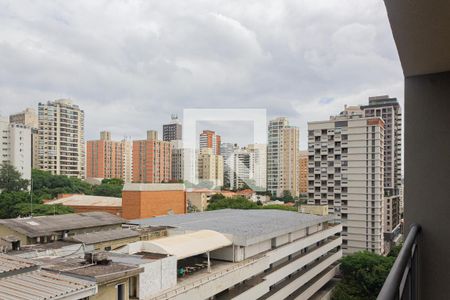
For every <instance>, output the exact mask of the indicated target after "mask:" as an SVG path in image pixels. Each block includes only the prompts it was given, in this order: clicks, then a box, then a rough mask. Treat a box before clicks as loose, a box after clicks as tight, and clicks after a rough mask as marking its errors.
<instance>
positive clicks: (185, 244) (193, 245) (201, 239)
mask: <svg viewBox="0 0 450 300" xmlns="http://www.w3.org/2000/svg"><path fill="white" fill-rule="evenodd" d="M141 243H142V245H141V251H142V252H151V253H159V254H167V255H173V256H176V257H177V259H183V258H186V257H191V256H195V255H199V254H202V253H206V252H208V251H213V250H216V249H220V248H223V247H226V246H229V245H231V244H232V242H231V240H230V239H229V238H227V237H226V236H225V235H224V234H222V233H219V232H217V231H213V230H199V231H196V232H192V233H186V234H180V235H174V236H170V237H166V238H161V239H156V240H151V241H143V242H141Z"/></svg>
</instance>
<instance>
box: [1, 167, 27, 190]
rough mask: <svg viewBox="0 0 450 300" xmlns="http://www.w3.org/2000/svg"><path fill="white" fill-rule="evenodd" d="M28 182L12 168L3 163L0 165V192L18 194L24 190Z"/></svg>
mask: <svg viewBox="0 0 450 300" xmlns="http://www.w3.org/2000/svg"><path fill="white" fill-rule="evenodd" d="M27 187H28V180H26V179H23V178H22V176H21V174H20V173H19V172H18V171H17V170H16V168H14V166H12V165H10V164H8V163H6V162H3V163H2V164H1V165H0V190H1V191H2V192H18V191H22V190H26V189H27Z"/></svg>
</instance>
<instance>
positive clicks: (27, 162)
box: [0, 117, 32, 179]
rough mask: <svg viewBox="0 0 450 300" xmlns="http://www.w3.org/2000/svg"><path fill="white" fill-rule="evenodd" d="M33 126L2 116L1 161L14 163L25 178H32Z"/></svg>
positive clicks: (0, 126)
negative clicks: (13, 121) (11, 121)
mask: <svg viewBox="0 0 450 300" xmlns="http://www.w3.org/2000/svg"><path fill="white" fill-rule="evenodd" d="M31 145H32V142H31V128H30V127H28V126H26V125H23V124H18V123H9V122H8V119H7V118H1V117H0V163H8V164H10V165H12V166H13V167H14V168H16V170H17V171H18V172H20V174H21V175H22V178H24V179H31Z"/></svg>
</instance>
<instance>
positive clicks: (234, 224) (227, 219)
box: [129, 209, 332, 246]
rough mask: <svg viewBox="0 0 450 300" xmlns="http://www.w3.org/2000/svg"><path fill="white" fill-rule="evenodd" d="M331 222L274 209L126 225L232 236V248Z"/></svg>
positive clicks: (229, 211) (164, 218) (162, 218)
mask: <svg viewBox="0 0 450 300" xmlns="http://www.w3.org/2000/svg"><path fill="white" fill-rule="evenodd" d="M331 219H332V216H316V215H310V214H302V213H297V212H290V211H283V210H276V209H254V210H243V209H222V210H215V211H206V212H198V213H190V214H184V215H168V216H160V217H155V218H148V219H138V220H131V221H129V223H130V224H137V225H141V226H171V227H175V228H179V229H182V230H186V231H196V230H202V229H209V230H214V231H217V232H220V233H223V234H228V235H231V236H232V237H233V242H234V243H235V244H237V245H242V246H246V245H251V244H255V243H258V242H261V241H264V240H267V239H271V238H273V237H277V236H280V235H283V234H287V233H289V232H293V231H297V230H300V229H303V228H306V227H308V226H311V225H314V224H318V223H321V222H325V221H328V220H331Z"/></svg>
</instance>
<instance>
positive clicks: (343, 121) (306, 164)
mask: <svg viewBox="0 0 450 300" xmlns="http://www.w3.org/2000/svg"><path fill="white" fill-rule="evenodd" d="M84 124H85V113H84V111H83V110H82V109H81V108H80V107H79V106H78V105H75V104H73V103H72V101H70V100H67V99H61V100H56V101H49V102H47V103H39V104H38V110H37V113H36V111H35V110H33V109H31V108H27V109H26V110H24V111H23V112H20V113H17V114H14V115H11V116H10V118H9V120H8V119H6V118H2V119H0V131H1V135H0V139H1V143H0V158H1V160H2V162H8V163H10V164H12V165H13V166H14V167H16V169H17V170H18V171H19V172H20V173H21V174H22V176H23V177H24V178H26V179H30V178H31V169H32V168H37V169H41V170H45V171H48V172H51V173H52V174H56V175H67V176H72V177H78V178H82V179H87V180H94V179H95V180H101V179H104V178H120V179H122V180H123V181H124V182H125V183H126V184H130V183H140V184H167V183H179V184H181V183H184V184H185V185H186V188H187V190H189V192H188V193H187V194H186V195H188V196H186V195H185V196H183V197H184V198H183V199H184V200H183V201H182V202H183V204H181V205H182V206H183V205H184V206H183V207H184V208H183V207H182V208H180V207H178V206H177V205H178V204H177V205H175V204H174V203H175V202H176V201H175V202H174V203H172V204H173V208H172V209H173V211H174V213H185V212H186V211H187V208H186V207H187V206H189V205H190V204H192V203H194V202H195V203H196V205H193V206H192V207H191V208H192V209H194V211H195V210H200V211H202V210H205V209H206V207H207V204H208V201H209V199H210V197H211V195H212V192H205V193H201V192H198V193H196V192H195V191H196V190H197V191H216V192H221V193H226V192H239V191H243V190H253V191H256V192H259V194H258V193H256V192H255V193H254V194H253V195H251V196H248V197H246V198H248V199H252V200H254V202H258V203H267V202H269V201H270V200H276V199H278V200H283V199H284V200H283V201H285V200H286V199H292V200H293V201H298V200H299V199H301V200H303V201H306V204H305V205H309V206H318V207H322V208H306V207H303V208H302V209H303V211H320V212H323V211H326V213H327V214H329V215H332V216H333V217H335V218H336V219H338V220H339V222H341V223H342V226H343V234H342V235H343V244H342V248H343V250H344V253H352V252H355V251H359V250H369V251H373V252H376V253H386V252H387V251H388V250H389V249H390V247H391V246H392V245H393V244H395V243H396V241H397V239H398V236H399V233H400V223H401V212H402V201H403V199H402V178H401V161H402V160H401V143H402V142H401V134H402V115H401V108H400V106H399V103H398V101H397V99H395V98H390V97H388V96H379V97H370V98H369V102H368V104H366V105H361V106H348V107H345V109H344V110H343V111H342V112H341V113H340V114H338V115H335V116H332V117H330V119H329V120H324V121H315V122H309V123H308V136H307V137H305V139H307V140H308V149H307V150H305V151H300V148H299V144H300V133H299V128H298V127H296V126H292V125H291V124H290V123H289V120H288V119H287V118H285V117H279V118H275V119H271V120H269V122H268V127H267V144H249V145H246V146H239V145H237V144H236V143H233V142H224V141H223V138H222V137H221V135H219V133H218V132H215V131H213V130H208V129H206V130H203V131H201V133H200V134H199V135H197V138H198V140H197V149H188V148H186V147H185V145H183V139H182V138H183V132H182V130H183V128H182V123H181V121H180V120H179V119H178V117H177V116H176V115H172V118H171V121H170V122H168V123H167V124H164V125H163V126H162V139H160V137H159V134H158V131H157V130H148V131H147V135H146V138H145V139H141V140H132V139H129V138H126V139H122V140H113V139H112V137H111V132H109V131H101V132H100V138H99V139H98V140H88V141H87V142H85V127H84V126H85V125H84ZM141 188H143V187H141ZM160 190H161V192H162V191H163V190H164V187H160ZM127 193H128V191H127V190H124V195H123V199H121V201H122V202H121V206H120V209H116V208H114V207H111V208H108V209H111V211H108V212H112V213H114V214H116V215H120V216H124V217H127V216H130V215H127V214H128V212H126V210H125V206H126V205H123V204H124V203H130V202H129V201H128V196H127V195H128V194H127ZM133 193H134V194H136V193H141V194H142V195H144V194H145V193H143V192H142V191H140V190H136V191H134V192H133ZM133 193H131V192H130V194H133ZM189 193H192V194H191V195H190V196H189ZM151 194H152V195H153V196H152V197H156V196H155V195H156V194H158V193H156V191H154V193H151ZM161 195H162V194H161ZM267 195H271V197H272V198H276V199H269V201H268V200H267V199H265V198H264V197H266V196H267ZM145 197H146V196H142V198H141V200H140V202H139V203H140V204H133V205H135V207H134V208H133V209H134V210H135V212H134V214H133V216H134V218H141V217H143V216H147V215H148V211H150V210H154V209H156V207H152V208H148V207H147V208H145V207H146V205H147V204H145V203H147V200H145ZM158 197H159V196H158ZM158 197H156V198H158ZM161 197H162V198H161V199H166V198H164V197H167V196H161ZM257 197H259V198H258V199H257ZM267 197H269V196H267ZM156 198H155V199H156ZM186 198H187V199H186ZM269 198H270V197H269ZM158 199H159V198H158ZM255 199H256V200H255ZM66 200H67V199H66ZM191 200H192V203H191ZM61 201H62V202H64V203H72V204H73V201H74V200H72V201H71V202H70V201H63V200H61ZM80 201H81V200H80ZM155 201H156V200H155ZM158 201H159V200H158ZM160 201H161V203H160V210H159V211H158V212H157V213H156V215H160V214H166V213H168V211H169V210H170V207H168V206H165V205H163V203H164V201H165V200H160ZM166 202H167V201H166ZM169 202H170V201H169ZM133 203H135V202H133ZM281 203H282V202H281ZM172 204H171V205H172ZM93 206H94V207H95V205H93ZM100 206H101V205H100ZM100 206H99V207H100ZM169 206H170V205H169ZM175 207H176V208H175ZM323 207H326V209H323ZM79 209H80V210H79V211H80V212H81V211H82V208H79ZM146 209H148V211H147V212H146V213H145V211H146ZM102 211H107V210H106V208H105V209H104V210H102Z"/></svg>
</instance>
